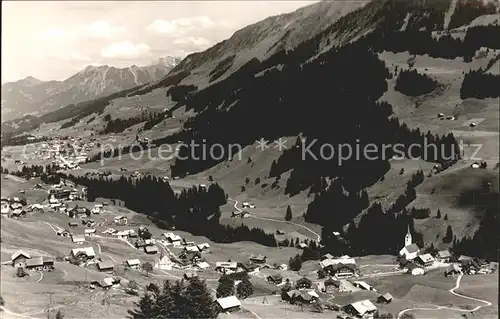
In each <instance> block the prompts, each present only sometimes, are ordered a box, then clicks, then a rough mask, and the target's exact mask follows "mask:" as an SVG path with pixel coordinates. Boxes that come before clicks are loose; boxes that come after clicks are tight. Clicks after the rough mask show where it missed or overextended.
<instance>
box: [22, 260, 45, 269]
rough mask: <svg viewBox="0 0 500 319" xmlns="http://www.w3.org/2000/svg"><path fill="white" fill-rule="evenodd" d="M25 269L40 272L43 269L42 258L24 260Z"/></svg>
mask: <svg viewBox="0 0 500 319" xmlns="http://www.w3.org/2000/svg"><path fill="white" fill-rule="evenodd" d="M26 269H28V270H42V269H43V258H42V257H35V258H31V259H28V260H26Z"/></svg>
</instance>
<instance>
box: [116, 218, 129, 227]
mask: <svg viewBox="0 0 500 319" xmlns="http://www.w3.org/2000/svg"><path fill="white" fill-rule="evenodd" d="M114 222H115V224H116V225H127V224H128V219H127V217H126V216H116V217H115V218H114Z"/></svg>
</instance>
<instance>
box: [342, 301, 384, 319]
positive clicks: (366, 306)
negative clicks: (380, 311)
mask: <svg viewBox="0 0 500 319" xmlns="http://www.w3.org/2000/svg"><path fill="white" fill-rule="evenodd" d="M343 310H344V311H345V312H347V313H348V314H351V315H354V316H356V317H358V318H370V317H373V316H374V315H375V312H376V311H377V307H375V305H374V304H373V303H372V302H371V301H370V300H368V299H366V300H361V301H357V302H353V303H351V304H348V305H347V306H345V307H344V308H343Z"/></svg>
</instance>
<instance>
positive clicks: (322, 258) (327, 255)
mask: <svg viewBox="0 0 500 319" xmlns="http://www.w3.org/2000/svg"><path fill="white" fill-rule="evenodd" d="M334 258H335V257H333V256H332V255H331V254H330V253H328V254H326V255H323V257H321V261H323V260H325V259H334Z"/></svg>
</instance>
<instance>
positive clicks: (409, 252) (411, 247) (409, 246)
mask: <svg viewBox="0 0 500 319" xmlns="http://www.w3.org/2000/svg"><path fill="white" fill-rule="evenodd" d="M412 241H413V240H412V237H411V232H410V225H408V231H407V232H406V235H405V246H404V247H403V248H402V249H401V250H400V251H399V255H400V256H402V257H404V258H405V259H406V260H413V259H415V258H416V257H417V256H418V254H419V253H420V249H419V248H418V246H417V244H415V243H413V242H412Z"/></svg>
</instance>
